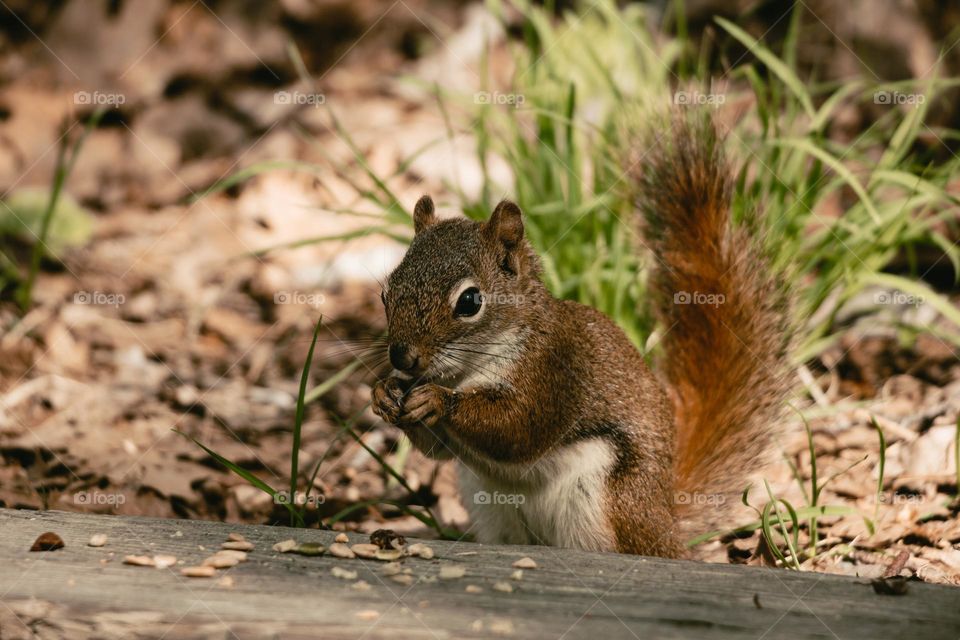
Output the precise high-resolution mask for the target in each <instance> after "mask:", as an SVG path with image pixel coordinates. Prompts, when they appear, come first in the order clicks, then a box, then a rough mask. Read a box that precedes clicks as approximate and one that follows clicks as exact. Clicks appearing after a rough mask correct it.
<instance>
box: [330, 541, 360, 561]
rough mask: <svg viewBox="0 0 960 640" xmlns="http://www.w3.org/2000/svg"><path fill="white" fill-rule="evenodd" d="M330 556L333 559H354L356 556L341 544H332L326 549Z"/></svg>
mask: <svg viewBox="0 0 960 640" xmlns="http://www.w3.org/2000/svg"><path fill="white" fill-rule="evenodd" d="M327 551H328V552H329V553H330V555H332V556H334V557H335V558H348V559H349V558H356V557H357V554H355V553H354V552H353V551H351V550H350V547H348V546H347V545H345V544H343V543H342V542H334V543H333V544H332V545H330V548H329V549H327Z"/></svg>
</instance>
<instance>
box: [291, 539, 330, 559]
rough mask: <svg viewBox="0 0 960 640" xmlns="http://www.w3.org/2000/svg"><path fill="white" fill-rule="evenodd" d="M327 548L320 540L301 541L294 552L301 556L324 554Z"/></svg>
mask: <svg viewBox="0 0 960 640" xmlns="http://www.w3.org/2000/svg"><path fill="white" fill-rule="evenodd" d="M326 550H327V548H326V547H325V546H323V545H322V544H320V543H319V542H301V543H300V544H298V545H297V546H296V548H294V550H293V552H294V553H297V554H300V555H301V556H322V555H323V554H324V552H325V551H326Z"/></svg>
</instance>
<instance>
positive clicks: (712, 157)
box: [634, 115, 791, 535]
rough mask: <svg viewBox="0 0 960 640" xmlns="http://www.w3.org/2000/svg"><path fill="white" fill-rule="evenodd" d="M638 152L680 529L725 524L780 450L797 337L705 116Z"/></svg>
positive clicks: (680, 124)
mask: <svg viewBox="0 0 960 640" xmlns="http://www.w3.org/2000/svg"><path fill="white" fill-rule="evenodd" d="M658 135H659V138H658V136H653V137H652V138H651V139H650V140H649V142H648V144H647V145H644V146H642V147H641V148H638V150H637V153H640V154H644V159H642V160H639V161H638V162H636V163H635V164H634V166H636V167H637V175H635V179H636V183H637V184H638V186H639V191H640V196H639V203H638V208H639V210H640V212H641V214H642V215H641V220H642V223H643V224H642V230H643V237H644V239H645V241H646V242H647V244H648V246H649V248H650V249H651V250H652V252H653V254H654V258H655V260H654V262H655V264H654V265H653V267H652V274H651V279H650V291H651V295H653V296H654V297H655V300H654V304H655V309H656V312H657V314H658V319H659V321H660V323H661V325H662V331H663V335H662V339H661V341H660V346H661V347H662V361H661V362H660V366H659V370H660V371H661V372H662V373H663V374H664V376H665V377H666V380H667V382H668V383H669V385H670V390H671V393H672V394H673V396H674V398H673V399H674V404H675V407H676V424H677V446H676V454H675V468H676V486H675V489H676V492H677V496H678V499H677V500H676V504H677V508H676V510H675V514H676V518H677V522H678V527H679V530H680V531H681V533H682V534H685V535H696V534H697V533H703V532H704V531H706V530H708V528H713V527H718V526H723V525H725V524H726V523H724V522H722V519H723V518H724V514H726V513H727V510H726V509H724V508H720V509H718V508H717V507H723V505H726V506H727V507H729V506H732V505H735V504H737V503H738V497H739V494H740V492H741V491H742V490H743V489H744V487H745V486H746V483H747V481H748V477H749V476H750V475H751V474H752V473H753V472H755V471H758V470H759V469H760V468H761V467H762V465H763V464H764V463H765V462H767V461H768V460H769V458H770V454H771V453H772V452H773V451H775V447H774V442H773V441H774V440H775V439H776V437H777V433H778V432H777V423H778V422H780V420H779V418H780V415H781V411H782V410H783V408H784V400H785V394H786V391H787V389H788V387H787V384H786V371H787V354H788V350H789V346H790V343H791V340H790V333H791V332H790V329H789V326H788V296H787V293H786V288H785V286H784V285H783V284H782V282H781V280H780V279H779V278H778V276H777V275H776V274H774V273H773V271H772V269H771V268H770V265H769V262H768V260H767V259H766V257H765V255H764V250H763V247H762V242H761V239H760V238H759V237H758V229H759V228H760V225H758V224H757V221H758V219H757V217H756V214H747V215H745V216H742V217H741V218H742V219H739V220H738V221H737V223H736V224H734V222H733V220H732V218H731V216H732V212H731V194H732V176H731V173H730V169H729V167H728V165H727V163H726V161H725V158H724V154H723V150H722V140H721V139H720V138H719V137H718V135H717V132H716V129H715V126H714V125H713V123H712V121H711V120H709V119H707V118H705V117H704V118H701V117H699V116H697V118H696V119H694V118H690V117H687V116H682V115H675V116H674V119H673V122H672V127H671V128H670V130H669V131H667V132H666V133H665V134H664V133H663V132H658Z"/></svg>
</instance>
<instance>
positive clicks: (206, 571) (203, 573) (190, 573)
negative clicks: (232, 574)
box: [180, 566, 217, 578]
mask: <svg viewBox="0 0 960 640" xmlns="http://www.w3.org/2000/svg"><path fill="white" fill-rule="evenodd" d="M216 572H217V570H216V569H214V568H213V567H210V566H206V567H184V568H183V569H180V575H183V576H187V577H188V578H211V577H213V575H214V574H215V573H216Z"/></svg>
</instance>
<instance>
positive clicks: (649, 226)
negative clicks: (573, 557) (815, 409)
mask: <svg viewBox="0 0 960 640" xmlns="http://www.w3.org/2000/svg"><path fill="white" fill-rule="evenodd" d="M628 173H629V176H630V179H631V184H634V185H636V187H637V189H636V191H637V194H638V195H637V210H638V218H639V220H640V228H641V231H642V237H643V241H644V244H645V245H646V246H647V247H649V249H650V250H651V251H652V254H653V258H654V259H653V263H652V267H651V273H650V281H649V288H648V291H649V295H651V296H652V303H653V306H654V309H655V311H656V314H657V319H658V322H659V325H660V331H661V333H662V336H661V338H660V343H659V344H660V349H659V351H660V353H661V355H660V357H659V359H658V363H657V365H658V366H657V367H656V369H657V372H658V374H659V376H658V375H655V374H654V373H653V372H651V370H650V368H649V367H648V366H647V364H646V362H645V361H644V358H643V357H642V355H641V354H640V352H639V351H638V350H637V349H636V348H635V347H634V345H633V344H632V343H631V342H630V340H629V339H628V338H627V336H626V334H624V332H623V331H622V330H621V329H620V328H619V327H618V326H617V325H616V324H614V323H613V322H612V321H611V320H610V319H609V318H607V317H606V316H604V315H603V314H602V313H600V312H599V311H597V310H595V309H593V308H590V307H588V306H585V305H582V304H578V303H576V302H572V301H569V300H558V299H556V298H554V297H553V296H552V295H551V294H550V292H549V291H548V290H547V288H546V286H545V285H544V283H543V282H542V281H541V278H540V265H539V261H538V258H537V255H536V254H535V252H534V250H533V248H532V247H531V245H530V243H529V242H528V241H527V239H526V237H525V236H524V225H523V219H522V214H521V211H520V208H519V207H518V206H517V205H516V204H514V203H512V202H508V201H503V202H501V203H500V204H499V205H497V207H496V208H495V209H494V211H493V213H492V215H491V216H490V219H489V220H488V221H486V222H482V223H481V222H475V221H471V220H467V219H465V218H461V219H449V220H440V219H438V218H437V217H436V215H435V213H434V206H433V202H432V201H431V199H430V198H429V197H427V196H424V197H423V198H421V199H420V200H419V202H417V204H416V207H415V209H414V216H413V218H414V227H415V236H414V238H413V241H412V242H411V244H410V247H409V250H408V251H407V253H406V255H405V257H404V258H403V260H402V261H401V263H400V264H399V266H397V268H396V269H395V270H394V271H393V272H392V273H391V274H390V276H389V278H388V279H387V282H386V286H385V289H384V291H383V293H382V299H383V303H384V307H385V311H386V316H387V325H388V333H389V339H388V343H389V358H390V362H391V364H392V366H393V367H394V371H393V373H392V374H391V375H390V376H388V377H387V378H386V379H384V380H381V381H379V382H378V383H377V384H376V385H375V387H374V390H373V408H374V411H375V412H376V413H377V414H378V415H379V416H381V417H382V418H383V419H384V420H386V421H387V422H390V423H392V424H394V425H396V426H398V427H399V428H401V429H402V430H403V431H404V432H405V433H406V434H407V435H408V436H409V437H410V439H411V440H412V442H413V443H414V445H415V446H416V447H417V448H418V449H420V450H421V451H423V452H424V453H425V454H426V455H428V456H430V457H432V458H435V459H449V458H457V459H458V460H459V462H460V463H461V464H460V467H461V471H460V480H461V494H462V495H463V497H464V500H465V501H466V502H467V507H468V509H469V511H470V513H471V516H472V520H473V523H474V526H473V531H474V532H475V533H476V538H477V540H478V541H480V542H490V543H513V544H549V545H556V546H562V547H572V548H579V549H586V550H603V551H618V552H623V553H638V554H645V555H657V556H664V557H680V556H683V555H685V549H686V546H685V542H686V541H687V540H688V539H689V538H690V537H692V536H694V535H696V534H698V533H703V532H704V531H707V530H709V529H708V527H711V528H712V527H716V526H723V525H725V524H729V523H727V522H726V521H725V520H724V517H725V514H727V513H728V511H727V508H728V507H730V506H731V505H733V504H734V503H736V502H737V497H738V496H739V493H740V492H741V491H742V490H743V489H744V487H745V486H746V483H747V480H748V477H749V475H750V474H751V473H752V472H754V471H757V470H759V469H760V468H761V466H762V465H763V464H764V463H765V462H766V461H767V459H768V458H769V454H770V452H771V450H772V449H773V441H774V439H775V438H776V436H777V430H776V429H777V422H778V419H779V417H780V411H781V409H782V407H783V405H784V400H785V394H786V391H787V390H788V385H787V370H788V367H787V362H788V350H789V345H790V341H791V331H790V327H789V323H788V318H789V315H788V307H789V304H788V302H789V300H788V298H789V296H788V294H787V290H786V287H785V286H784V284H783V283H782V281H781V279H780V278H779V276H778V275H777V274H776V273H775V272H774V270H773V269H772V268H771V266H770V264H769V262H768V261H767V259H766V256H765V254H764V251H763V248H762V246H761V242H760V240H759V238H758V234H757V231H756V229H757V228H759V225H758V224H757V220H758V218H757V217H756V215H757V214H756V213H749V214H745V216H744V219H743V220H738V221H737V222H736V223H734V221H733V220H732V218H731V195H732V178H731V172H730V170H729V168H728V165H727V163H726V160H725V158H724V154H723V144H722V139H721V138H720V137H719V136H718V135H717V133H716V129H715V126H714V125H713V123H712V122H710V121H708V120H704V121H698V120H691V119H689V118H682V117H677V118H676V119H675V120H674V122H673V127H672V130H671V132H670V133H668V134H667V135H666V136H665V137H664V139H662V140H659V141H657V143H656V147H654V148H652V150H651V151H650V153H648V154H647V155H646V157H645V158H644V159H643V160H642V161H639V162H637V164H636V168H635V169H634V170H632V171H630V172H628Z"/></svg>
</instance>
